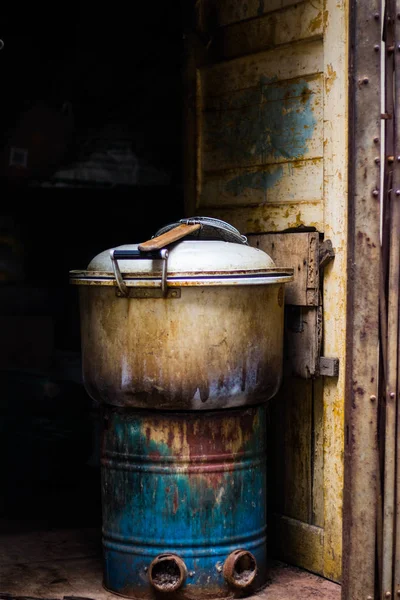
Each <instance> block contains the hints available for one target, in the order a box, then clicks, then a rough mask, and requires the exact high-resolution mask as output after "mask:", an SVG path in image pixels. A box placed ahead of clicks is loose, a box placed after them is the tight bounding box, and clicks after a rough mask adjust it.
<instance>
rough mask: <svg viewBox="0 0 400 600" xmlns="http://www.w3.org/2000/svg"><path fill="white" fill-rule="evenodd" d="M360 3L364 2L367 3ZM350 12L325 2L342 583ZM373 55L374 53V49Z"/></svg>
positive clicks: (329, 337)
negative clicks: (337, 366) (337, 364)
mask: <svg viewBox="0 0 400 600" xmlns="http://www.w3.org/2000/svg"><path fill="white" fill-rule="evenodd" d="M362 3H363V4H365V6H366V5H367V4H368V1H367V2H365V1H363V2H362ZM348 11H349V0H326V1H325V10H324V13H323V26H324V77H325V96H324V227H323V231H324V235H325V239H330V240H331V241H332V245H333V247H334V249H335V259H334V261H332V263H330V264H329V265H328V266H327V267H326V268H325V269H324V279H323V323H324V332H323V338H324V339H323V344H324V347H323V354H324V356H336V357H338V358H339V361H340V369H339V377H338V378H334V377H326V378H325V379H324V390H323V405H324V417H323V418H324V428H323V429H324V530H325V531H324V575H325V576H326V577H328V578H329V579H333V580H334V581H339V580H340V578H341V574H342V534H343V528H342V526H343V521H342V517H343V477H344V465H343V454H344V404H345V365H346V309H347V304H346V302H347V281H348V278H349V277H351V274H349V272H348V270H347V215H348V205H347V202H348V183H347V182H348V162H349V154H348V147H347V136H348V123H349V114H348V102H349V95H348V85H349V84H348V81H349V80H348V53H349V35H348V15H349V12H348ZM371 13H372V8H371ZM371 48H372V45H371ZM372 54H376V53H374V51H373V48H372ZM365 143H367V142H365ZM353 160H354V159H353V157H351V161H353ZM357 166H358V167H359V168H360V169H361V165H359V164H358V165H357ZM366 596H367V595H365V596H363V598H366ZM344 597H346V596H344ZM350 597H351V599H352V600H355V598H353V596H349V598H350Z"/></svg>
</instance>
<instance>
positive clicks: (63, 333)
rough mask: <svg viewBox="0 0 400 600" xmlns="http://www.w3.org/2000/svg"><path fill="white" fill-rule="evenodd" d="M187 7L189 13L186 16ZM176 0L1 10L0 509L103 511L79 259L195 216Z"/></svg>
mask: <svg viewBox="0 0 400 600" xmlns="http://www.w3.org/2000/svg"><path fill="white" fill-rule="evenodd" d="M185 19H186V16H185ZM185 19H184V16H183V13H182V11H181V7H180V3H179V2H172V3H171V2H168V3H167V2H162V1H157V2H151V3H147V2H141V3H134V5H133V9H132V8H131V10H130V11H129V12H128V13H127V15H126V16H125V18H124V15H123V14H121V13H120V11H111V10H108V9H107V10H106V9H105V8H104V9H102V8H99V7H96V11H95V12H93V11H92V10H91V11H89V10H88V9H86V8H82V6H80V7H79V9H78V10H76V11H74V10H73V9H70V8H69V6H68V7H65V8H64V9H63V8H60V7H57V13H56V9H53V10H51V11H50V12H49V13H47V14H46V15H43V14H38V13H33V12H32V14H30V15H26V14H24V18H23V19H22V18H21V16H20V17H18V16H17V15H14V16H11V15H9V14H8V15H7V14H5V15H3V16H2V17H1V19H0V38H1V39H2V40H3V41H4V47H3V49H2V50H1V51H0V68H1V73H2V94H1V95H0V106H1V110H0V141H1V145H0V191H1V194H2V198H3V202H2V205H1V209H0V285H1V294H0V321H1V330H2V332H3V335H2V336H1V345H0V356H1V365H2V366H1V370H2V374H1V378H2V394H1V399H0V469H1V474H2V485H1V487H0V518H1V519H2V522H3V523H4V522H7V528H8V529H10V528H11V529H12V528H13V527H15V528H22V529H24V528H28V527H29V524H30V523H31V522H37V521H40V522H43V526H44V527H47V526H48V527H79V526H80V525H84V526H86V527H87V526H90V525H91V524H93V525H97V524H98V525H100V522H101V514H100V500H101V497H100V475H99V426H98V423H99V418H98V408H97V407H96V406H95V405H94V404H93V402H92V400H91V399H90V398H89V396H88V395H87V394H86V392H85V390H84V387H83V384H82V379H81V369H80V336H79V307H78V292H77V289H76V288H73V287H72V286H70V285H69V278H68V272H69V270H70V269H80V268H85V266H86V265H87V264H88V262H89V261H90V259H91V258H92V257H93V256H95V255H96V254H97V253H99V252H101V251H103V250H105V249H107V248H110V247H113V246H117V245H120V244H124V243H134V242H140V241H144V240H145V239H148V238H149V237H151V235H152V234H153V233H155V231H157V229H158V228H160V227H161V226H162V225H165V224H167V223H169V222H171V221H175V220H176V219H178V218H181V217H182V216H183V193H182V187H183V186H182V155H183V148H182V102H183V89H182V66H183V52H184V50H183V32H184V29H185Z"/></svg>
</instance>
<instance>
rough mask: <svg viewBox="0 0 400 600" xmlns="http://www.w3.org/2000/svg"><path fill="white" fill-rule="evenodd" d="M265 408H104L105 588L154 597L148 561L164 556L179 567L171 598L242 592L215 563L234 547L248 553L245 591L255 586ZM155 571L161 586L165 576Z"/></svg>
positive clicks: (262, 517)
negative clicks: (249, 575)
mask: <svg viewBox="0 0 400 600" xmlns="http://www.w3.org/2000/svg"><path fill="white" fill-rule="evenodd" d="M265 412H266V409H265V407H263V406H260V407H254V408H249V409H237V410H225V411H216V412H212V413H196V412H190V413H182V412H180V413H161V412H153V413H149V412H143V411H140V412H134V411H132V410H129V409H123V410H121V409H107V410H106V411H105V413H104V417H105V428H104V433H103V436H104V437H103V452H102V490H103V545H104V579H105V585H106V587H107V588H108V589H110V590H112V591H113V592H116V593H119V594H123V595H126V596H129V597H136V598H156V597H158V596H157V594H156V593H155V590H154V587H153V586H152V585H151V584H150V574H151V563H152V562H153V560H154V559H155V558H156V557H157V556H159V555H165V554H166V553H172V554H174V555H177V556H178V557H179V559H180V560H181V561H183V563H184V567H185V569H186V572H185V573H186V574H185V576H184V577H183V582H182V584H181V586H180V587H179V588H178V589H176V590H175V594H176V595H174V597H176V598H205V597H213V598H215V597H226V596H230V597H232V595H233V596H234V595H236V593H239V594H243V591H245V590H244V589H239V588H238V587H235V586H233V587H232V586H230V585H229V584H228V583H227V580H226V579H225V577H224V573H225V576H226V568H225V567H224V564H225V566H226V560H227V558H228V557H229V555H230V554H231V553H232V552H234V551H236V550H237V549H244V550H246V551H248V552H251V554H252V555H253V556H254V558H255V561H256V563H257V565H256V566H257V575H256V578H255V580H254V582H253V584H252V585H251V586H250V588H249V589H248V590H247V591H251V590H253V591H255V590H256V589H258V588H260V587H261V586H262V585H263V584H265V581H266V461H265V459H266V450H265V444H266V430H265ZM228 563H229V561H228ZM228 566H229V564H228ZM164 575H165V577H164V580H165V583H166V584H167V588H166V590H167V591H168V583H171V581H170V579H171V578H172V576H173V573H165V574H164ZM243 576H244V575H243ZM228 579H229V577H228ZM161 580H162V577H161ZM160 585H162V581H161V582H160ZM235 590H236V592H235Z"/></svg>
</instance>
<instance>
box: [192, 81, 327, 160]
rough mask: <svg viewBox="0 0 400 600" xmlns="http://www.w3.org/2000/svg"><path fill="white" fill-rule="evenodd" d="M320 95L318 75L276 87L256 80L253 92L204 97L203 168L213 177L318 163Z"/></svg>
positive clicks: (320, 86) (319, 154) (320, 143)
mask: <svg viewBox="0 0 400 600" xmlns="http://www.w3.org/2000/svg"><path fill="white" fill-rule="evenodd" d="M204 85H207V84H206V83H205V82H204V80H203V86H204ZM322 91H323V77H322V75H312V76H311V77H301V78H297V79H291V80H290V81H279V82H275V81H274V80H272V81H269V80H267V79H265V78H264V77H263V75H260V79H259V82H258V85H257V86H254V87H251V88H247V89H243V90H240V91H239V92H233V93H230V92H229V93H228V94H224V95H222V94H221V95H219V96H212V97H211V96H205V97H204V98H203V108H204V111H205V112H204V114H203V123H202V131H203V159H202V168H203V169H204V170H205V171H210V170H211V171H216V170H217V169H232V168H234V167H249V166H256V165H264V164H268V163H273V164H274V163H281V162H287V161H291V160H292V161H293V160H296V159H300V158H302V159H305V158H320V157H322V156H323V99H322ZM309 166H310V167H311V166H312V165H309Z"/></svg>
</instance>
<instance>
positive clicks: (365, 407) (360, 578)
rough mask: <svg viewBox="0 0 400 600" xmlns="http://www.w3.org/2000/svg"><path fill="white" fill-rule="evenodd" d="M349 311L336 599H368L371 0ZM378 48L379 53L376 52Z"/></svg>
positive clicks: (360, 17)
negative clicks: (340, 569) (341, 554)
mask: <svg viewBox="0 0 400 600" xmlns="http://www.w3.org/2000/svg"><path fill="white" fill-rule="evenodd" d="M350 11H351V12H350V16H351V28H350V35H351V40H352V44H351V47H350V52H351V55H350V56H351V62H350V69H351V70H350V84H351V87H350V94H351V98H352V102H351V104H350V108H351V113H350V116H349V125H350V132H349V144H350V148H349V155H350V156H351V157H352V159H351V162H350V165H349V169H350V181H349V232H348V235H349V242H348V258H349V261H348V273H349V280H348V306H347V361H346V367H347V368H346V406H345V409H346V414H345V433H346V438H345V485H344V525H343V532H344V546H345V554H344V565H343V568H344V573H343V597H344V598H351V599H352V600H353V599H354V600H361V599H362V600H365V599H366V598H368V597H369V598H375V597H376V596H375V548H376V539H375V531H376V515H377V511H376V500H377V492H378V489H377V486H378V471H377V467H378V448H377V404H378V403H377V401H376V399H377V395H378V343H379V310H378V309H379V286H380V277H379V275H380V272H379V270H380V237H379V234H380V231H379V229H380V205H379V193H378V194H377V195H374V193H373V192H374V190H379V183H380V181H379V175H380V173H379V165H378V164H377V163H376V162H375V158H376V157H377V156H378V157H379V154H380V129H381V119H380V113H381V110H380V52H379V49H380V37H381V36H380V33H381V15H380V12H381V3H380V2H379V1H378V0H368V1H364V2H356V1H352V2H351V3H350ZM376 48H377V49H378V51H377V50H376Z"/></svg>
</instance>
